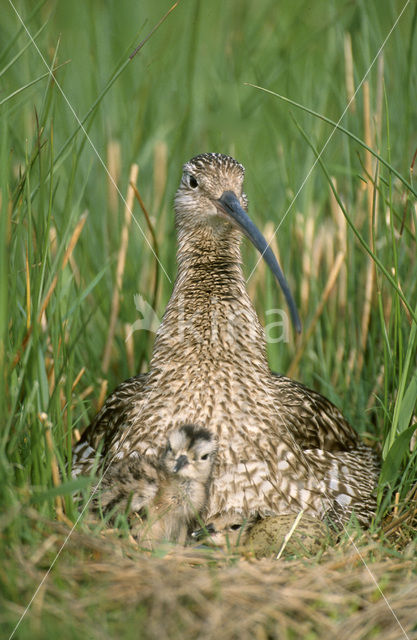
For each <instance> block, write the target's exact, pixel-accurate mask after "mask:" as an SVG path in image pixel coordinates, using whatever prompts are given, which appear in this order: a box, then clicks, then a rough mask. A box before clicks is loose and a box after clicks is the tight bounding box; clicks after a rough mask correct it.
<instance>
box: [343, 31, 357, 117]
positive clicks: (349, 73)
mask: <svg viewBox="0 0 417 640" xmlns="http://www.w3.org/2000/svg"><path fill="white" fill-rule="evenodd" d="M344 50H345V83H346V95H347V99H348V102H350V100H352V102H350V104H349V109H350V110H351V112H352V113H355V112H356V102H355V98H354V97H353V96H354V95H355V81H354V77H353V55H352V38H351V37H350V33H345V40H344Z"/></svg>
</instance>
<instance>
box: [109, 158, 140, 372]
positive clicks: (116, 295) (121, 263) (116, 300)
mask: <svg viewBox="0 0 417 640" xmlns="http://www.w3.org/2000/svg"><path fill="white" fill-rule="evenodd" d="M138 172H139V167H138V165H137V164H132V166H131V168H130V175H129V185H128V188H127V194H126V207H125V220H124V225H123V229H122V234H121V238H120V247H119V254H118V257H117V267H116V283H115V286H114V289H113V297H112V303H111V315H110V324H109V331H108V333H107V340H106V346H105V347H104V355H103V361H102V365H101V368H102V370H103V371H104V373H107V372H108V370H109V366H110V358H111V349H112V345H113V339H114V334H115V332H116V323H117V316H118V314H119V305H120V291H121V289H122V282H123V273H124V270H125V264H126V254H127V247H128V243H129V227H130V224H131V222H132V208H133V199H134V190H133V187H132V185H134V184H135V182H136V180H137V177H138Z"/></svg>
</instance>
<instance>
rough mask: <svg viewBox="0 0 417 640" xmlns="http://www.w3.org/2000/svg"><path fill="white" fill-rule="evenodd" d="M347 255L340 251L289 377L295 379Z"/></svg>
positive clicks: (289, 371) (292, 364) (289, 370)
mask: <svg viewBox="0 0 417 640" xmlns="http://www.w3.org/2000/svg"><path fill="white" fill-rule="evenodd" d="M345 255H346V254H345V253H344V251H339V253H338V254H337V256H336V259H335V261H334V264H333V267H332V270H331V272H330V274H329V277H328V279H327V282H326V286H325V287H324V291H323V293H322V296H321V298H320V302H319V304H318V305H317V309H316V312H315V314H314V317H313V319H312V321H311V323H310V326H309V327H308V329H307V331H306V333H305V336H304V339H303V341H302V343H301V345H300V347H299V348H298V350H297V352H296V354H295V356H294V359H293V361H292V363H291V365H290V368H289V369H288V372H287V375H288V376H289V377H293V376H294V374H295V372H296V370H297V367H298V364H299V362H300V360H301V357H302V355H303V353H304V351H305V348H306V346H307V344H308V341H309V340H310V338H311V335H312V334H313V331H314V329H315V327H316V324H317V322H318V320H319V318H320V316H321V314H322V313H323V309H324V306H325V304H326V302H327V299H328V297H329V295H330V293H331V292H332V289H333V287H334V285H335V283H336V280H337V276H338V275H339V271H340V269H341V268H342V265H343V262H344V260H345Z"/></svg>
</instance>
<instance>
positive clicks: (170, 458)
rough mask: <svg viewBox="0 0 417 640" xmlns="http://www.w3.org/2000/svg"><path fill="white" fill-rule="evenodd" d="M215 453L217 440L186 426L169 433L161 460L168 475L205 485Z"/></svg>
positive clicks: (210, 435) (191, 426)
mask: <svg viewBox="0 0 417 640" xmlns="http://www.w3.org/2000/svg"><path fill="white" fill-rule="evenodd" d="M216 453H217V440H216V438H215V437H214V436H213V435H212V434H211V433H210V431H208V430H207V429H203V428H200V427H197V426H195V425H190V424H187V425H183V426H181V427H180V428H179V429H175V430H174V431H171V433H170V434H169V436H168V442H167V445H166V448H165V451H164V454H163V460H164V464H165V466H166V467H167V469H168V471H169V472H170V473H172V474H175V475H178V476H180V477H182V478H189V479H191V480H197V481H199V482H201V483H203V484H205V483H206V482H208V480H209V478H210V475H211V471H212V468H213V463H214V460H215V457H216Z"/></svg>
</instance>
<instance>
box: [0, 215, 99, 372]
mask: <svg viewBox="0 0 417 640" xmlns="http://www.w3.org/2000/svg"><path fill="white" fill-rule="evenodd" d="M87 215H88V212H87V211H85V212H84V213H83V214H82V215H81V217H80V219H79V220H78V222H77V225H76V227H75V229H74V231H73V233H72V236H71V239H70V241H69V244H68V247H67V249H66V251H65V254H64V258H63V260H62V265H61V271H63V270H64V269H65V267H66V265H67V262H68V260H69V259H70V257H71V254H72V252H73V251H74V248H75V245H76V244H77V242H78V239H79V237H80V235H81V231H82V230H83V227H84V225H85V222H86V220H87ZM57 282H58V273H56V274H55V275H54V278H53V280H52V282H51V286H50V287H49V289H48V293H47V294H46V296H45V298H44V301H43V303H42V306H41V308H40V311H39V313H38V318H37V320H38V324H41V323H42V322H43V321H44V313H45V311H46V308H47V306H48V304H49V301H50V299H51V296H52V294H53V292H54V290H55V287H56V285H57ZM32 331H33V325H32V324H31V325H30V327H29V328H28V330H27V331H26V334H25V337H24V338H23V341H22V346H21V347H20V349H19V351H18V352H17V353H16V356H15V358H14V360H13V362H12V367H11V368H12V369H13V368H14V367H15V366H16V365H17V364H18V363H19V362H20V359H21V357H22V354H23V353H24V351H25V349H26V347H27V344H28V342H29V338H30V336H31V334H32Z"/></svg>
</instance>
